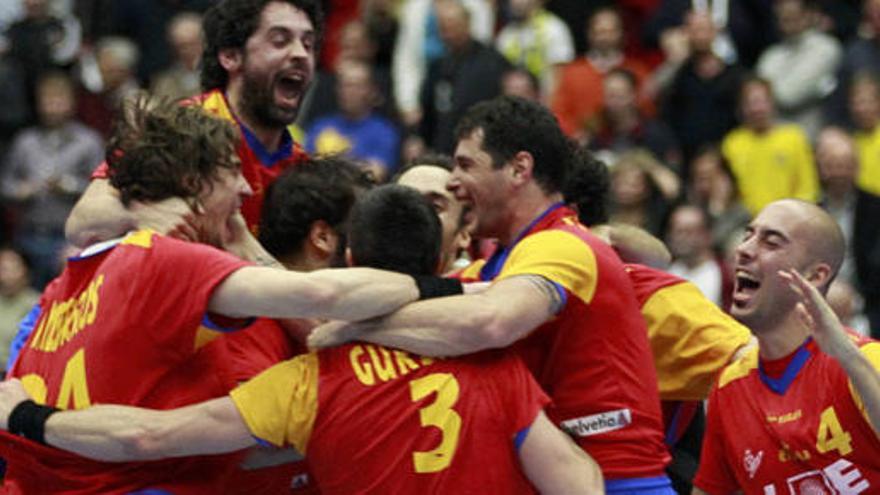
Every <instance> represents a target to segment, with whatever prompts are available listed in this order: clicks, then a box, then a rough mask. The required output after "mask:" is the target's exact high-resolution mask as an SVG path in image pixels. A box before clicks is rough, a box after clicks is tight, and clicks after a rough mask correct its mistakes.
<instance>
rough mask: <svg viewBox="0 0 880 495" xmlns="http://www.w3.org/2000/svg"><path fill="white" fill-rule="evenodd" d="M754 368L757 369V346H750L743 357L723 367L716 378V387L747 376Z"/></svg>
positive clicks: (721, 386)
mask: <svg viewBox="0 0 880 495" xmlns="http://www.w3.org/2000/svg"><path fill="white" fill-rule="evenodd" d="M755 369H758V346H754V347H752V349H751V350H749V351H748V352H746V354H745V355H744V356H743V357H741V358H739V359H737V360H736V361H734V362H733V363H731V364H729V365H728V366H727V367H726V368H724V371H722V372H721V376H720V377H719V378H718V388H719V389H720V388H724V386H725V385H727V384H728V383H731V382H734V381H736V380H739V379H740V378H745V377H747V376H749V373H751V372H752V370H755Z"/></svg>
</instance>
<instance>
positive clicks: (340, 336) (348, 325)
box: [307, 321, 360, 350]
mask: <svg viewBox="0 0 880 495" xmlns="http://www.w3.org/2000/svg"><path fill="white" fill-rule="evenodd" d="M359 333H360V331H359V329H358V327H357V323H353V322H350V321H330V322H327V323H324V324H323V325H319V326H317V327H315V328H314V329H313V330H312V333H310V334H309V337H308V339H307V342H308V345H309V349H312V350H320V349H326V348H328V347H336V346H338V345H342V344H345V343H346V342H351V341H352V340H355V339H356V338H357V335H359Z"/></svg>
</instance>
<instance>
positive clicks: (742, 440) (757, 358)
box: [694, 199, 880, 495]
mask: <svg viewBox="0 0 880 495" xmlns="http://www.w3.org/2000/svg"><path fill="white" fill-rule="evenodd" d="M844 248H845V243H844V241H843V235H842V233H841V232H840V228H839V227H838V226H837V223H836V222H835V221H834V219H832V218H831V217H830V216H829V215H828V214H827V213H825V212H824V211H823V210H822V209H821V208H819V207H818V206H816V205H814V204H811V203H807V202H805V201H800V200H793V199H785V200H780V201H776V202H773V203H770V204H769V205H767V206H766V207H765V208H764V209H763V210H761V212H760V213H759V214H758V215H757V217H755V219H754V220H753V221H752V222H751V224H750V225H749V227H748V228H747V230H746V236H745V238H744V239H743V241H742V242H741V243H740V245H739V246H738V247H737V250H736V284H735V289H734V293H733V305H732V307H731V314H732V315H733V316H734V317H735V318H736V319H737V320H739V321H740V322H741V323H743V324H744V325H745V326H747V327H749V329H750V330H751V331H752V333H753V334H754V335H755V337H757V340H758V347H757V348H755V349H753V350H752V351H751V352H749V353H747V354H746V355H745V356H744V357H743V358H742V359H740V360H738V361H736V362H735V363H733V364H731V365H730V366H728V367H727V368H726V369H725V370H724V371H723V372H722V374H721V376H720V378H719V380H718V383H717V384H716V386H715V388H714V389H713V390H712V392H711V394H710V396H709V414H708V424H707V429H706V435H705V439H704V442H703V452H702V462H701V465H700V469H699V471H698V472H697V476H696V478H695V479H694V486H695V487H696V488H695V489H694V494H697V495H701V494H704V493H709V494H712V495H720V494H727V493H735V492H737V493H738V492H745V493H758V494H765V495H767V494H781V493H876V492H877V490H878V489H880V439H878V433H877V432H878V428H880V372H878V369H880V343H878V342H876V341H874V340H871V339H867V338H863V337H860V336H858V335H856V334H855V333H854V332H852V331H851V330H849V329H846V328H844V327H843V326H842V325H841V324H840V322H839V321H838V320H837V318H836V317H835V316H834V315H833V313H832V311H831V309H830V308H829V307H828V304H827V303H826V302H825V300H824V298H823V294H824V293H825V292H826V291H827V290H828V287H829V286H830V285H831V282H832V281H833V280H834V277H835V276H836V274H837V271H838V270H839V268H840V265H841V263H842V261H843V254H844Z"/></svg>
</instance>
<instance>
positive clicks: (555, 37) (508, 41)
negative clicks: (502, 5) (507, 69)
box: [495, 0, 574, 97]
mask: <svg viewBox="0 0 880 495" xmlns="http://www.w3.org/2000/svg"><path fill="white" fill-rule="evenodd" d="M509 7H510V22H509V23H508V24H507V25H506V26H504V29H502V30H501V32H500V33H498V37H497V40H496V44H495V46H496V48H498V51H499V52H501V53H502V54H503V55H504V56H505V57H506V58H507V60H508V61H510V63H511V64H513V65H516V66H519V67H524V68H525V69H526V70H528V71H529V72H531V73H532V74H534V75H535V77H537V78H538V80H539V81H540V82H541V94H542V95H545V96H548V97H549V95H550V94H551V90H552V89H553V87H554V85H555V84H554V77H555V74H556V70H557V66H559V65H560V64H563V63H566V62H569V61H571V60H572V59H573V58H574V43H573V41H572V39H571V33H569V32H568V26H566V25H565V23H564V22H562V20H561V19H559V18H558V17H556V15H554V14H552V13H550V12H548V11H547V10H545V9H544V0H510V3H509Z"/></svg>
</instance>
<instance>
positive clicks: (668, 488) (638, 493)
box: [605, 474, 676, 495]
mask: <svg viewBox="0 0 880 495" xmlns="http://www.w3.org/2000/svg"><path fill="white" fill-rule="evenodd" d="M605 493H607V495H676V493H675V490H673V489H672V482H671V481H669V478H668V477H667V476H666V475H665V474H664V475H663V476H655V477H653V478H620V479H616V480H605Z"/></svg>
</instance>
